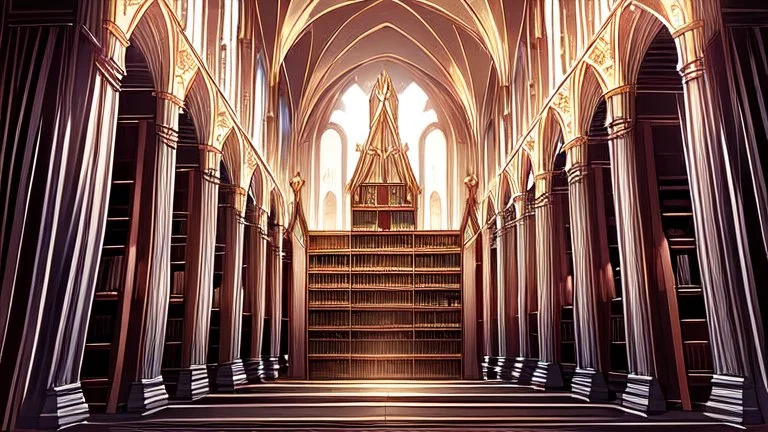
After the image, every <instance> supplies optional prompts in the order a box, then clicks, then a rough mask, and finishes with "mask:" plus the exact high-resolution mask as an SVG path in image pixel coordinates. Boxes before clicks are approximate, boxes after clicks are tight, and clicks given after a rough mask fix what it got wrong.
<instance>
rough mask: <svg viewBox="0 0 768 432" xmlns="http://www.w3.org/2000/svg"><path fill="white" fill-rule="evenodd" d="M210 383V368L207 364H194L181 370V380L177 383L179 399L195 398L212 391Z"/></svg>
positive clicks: (177, 396)
mask: <svg viewBox="0 0 768 432" xmlns="http://www.w3.org/2000/svg"><path fill="white" fill-rule="evenodd" d="M210 392H211V390H210V387H209V385H208V368H207V367H206V366H205V365H192V366H190V367H189V368H188V369H183V370H181V371H180V372H179V381H178V384H177V385H176V395H175V397H176V398H177V399H182V400H195V399H200V398H201V397H203V396H206V395H208V393H210Z"/></svg>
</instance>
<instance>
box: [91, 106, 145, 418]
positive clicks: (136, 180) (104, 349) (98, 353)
mask: <svg viewBox="0 0 768 432" xmlns="http://www.w3.org/2000/svg"><path fill="white" fill-rule="evenodd" d="M152 130H153V126H152V123H151V122H150V121H147V120H140V121H138V122H136V121H133V122H131V121H118V124H117V136H118V137H119V139H118V140H117V141H116V143H115V154H114V162H113V165H112V183H111V189H110V194H109V204H108V209H107V223H106V226H105V230H104V242H103V245H102V249H101V260H100V262H99V269H98V273H97V279H96V287H95V294H94V297H93V303H92V306H91V312H90V317H89V320H88V329H87V333H86V341H85V351H84V354H83V362H82V365H81V369H80V377H81V383H82V387H83V395H84V396H85V400H86V402H87V403H88V405H89V408H90V410H91V411H92V412H104V411H105V410H106V409H107V404H108V400H109V397H110V387H111V385H112V380H113V372H114V366H113V365H114V362H115V358H116V355H115V351H116V350H115V349H114V348H115V346H116V343H117V341H118V340H119V334H120V332H121V330H123V331H124V330H125V329H124V328H122V321H123V318H122V317H123V315H124V314H125V313H126V311H127V305H129V303H130V293H128V295H126V293H125V290H124V287H125V286H126V278H127V273H128V272H129V271H131V270H130V269H129V263H130V262H131V256H129V254H130V253H131V251H130V249H131V248H130V247H129V245H131V244H135V242H136V241H137V235H138V219H139V218H138V208H139V206H138V204H137V203H138V200H139V199H140V194H141V190H140V189H141V187H140V183H141V182H140V179H141V173H142V168H143V163H142V161H143V158H142V157H141V156H142V153H143V149H144V146H145V144H146V141H147V137H148V136H151V135H150V134H151V131H152ZM134 259H135V258H134Z"/></svg>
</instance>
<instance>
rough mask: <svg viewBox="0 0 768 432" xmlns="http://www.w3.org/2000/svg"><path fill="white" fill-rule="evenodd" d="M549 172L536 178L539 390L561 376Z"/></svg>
mask: <svg viewBox="0 0 768 432" xmlns="http://www.w3.org/2000/svg"><path fill="white" fill-rule="evenodd" d="M551 180H552V175H551V173H542V174H539V175H538V176H537V178H536V201H535V202H534V212H535V214H536V293H537V298H538V306H539V313H538V320H539V321H538V323H539V328H538V334H539V362H538V364H537V365H536V371H535V372H534V374H533V383H534V384H535V385H536V386H538V387H542V388H546V389H550V388H560V387H562V386H563V374H562V370H561V369H560V365H559V364H558V363H557V357H556V352H557V351H556V350H555V342H556V338H555V334H556V333H555V329H556V328H558V327H559V325H560V319H559V312H560V305H559V301H558V299H559V298H560V295H559V293H558V292H557V291H556V289H557V280H558V277H557V274H556V272H557V265H556V263H555V248H554V244H553V243H554V219H553V217H552V211H553V208H552V207H553V200H552V194H551Z"/></svg>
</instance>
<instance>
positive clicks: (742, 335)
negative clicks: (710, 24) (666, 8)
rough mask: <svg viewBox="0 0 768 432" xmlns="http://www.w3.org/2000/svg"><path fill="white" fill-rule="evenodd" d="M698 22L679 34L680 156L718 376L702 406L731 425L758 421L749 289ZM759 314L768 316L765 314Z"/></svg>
mask: <svg viewBox="0 0 768 432" xmlns="http://www.w3.org/2000/svg"><path fill="white" fill-rule="evenodd" d="M703 33H704V28H703V23H702V22H701V21H698V22H695V23H693V25H689V26H687V27H685V30H684V31H683V32H682V33H676V34H675V35H674V36H675V37H676V42H677V46H678V48H679V50H680V52H681V54H682V58H681V65H682V67H681V69H680V74H681V75H682V77H683V84H684V94H685V119H683V120H684V121H685V136H686V140H685V158H686V165H687V167H688V177H689V179H690V180H689V181H690V189H691V199H692V204H693V216H694V228H695V229H696V249H697V252H698V257H699V262H700V266H699V267H700V269H701V282H702V289H703V293H704V298H705V300H706V301H705V306H706V310H707V318H708V321H709V338H710V342H711V344H710V346H711V349H712V359H713V363H714V371H715V375H714V376H713V377H712V392H711V395H710V398H709V401H708V402H707V405H706V410H707V412H708V413H709V414H710V415H713V416H716V417H719V418H723V419H726V420H729V421H735V422H743V423H750V424H751V423H759V422H760V420H761V415H760V411H759V408H758V404H757V396H756V390H755V380H754V379H753V378H752V377H751V375H752V372H751V367H750V365H749V362H750V360H749V358H750V353H749V352H750V349H753V348H750V347H749V345H750V343H749V341H748V340H747V338H746V335H747V334H748V333H749V330H748V325H745V322H744V321H743V320H744V319H745V318H743V317H746V316H748V313H747V312H746V304H745V301H744V296H745V293H747V292H748V291H749V290H754V289H755V287H754V286H750V283H749V282H747V281H746V280H745V277H744V272H743V271H742V270H741V268H740V261H741V260H740V256H742V255H743V253H744V252H743V251H742V248H744V247H746V246H743V245H740V244H738V242H739V237H740V235H739V234H738V233H737V232H736V231H737V229H736V227H735V226H734V223H733V220H734V218H733V216H731V215H730V213H731V212H732V210H731V203H730V192H729V190H728V182H727V181H723V179H726V178H728V174H727V161H726V157H727V154H726V150H725V145H724V144H723V143H722V137H723V136H724V134H723V133H722V121H723V119H722V118H721V114H720V110H719V109H718V107H719V101H718V99H717V97H716V96H715V89H713V88H712V87H711V86H710V83H709V80H708V78H707V76H706V67H707V64H706V59H705V58H704V52H703V48H704V39H703V38H704V34H703ZM763 313H766V312H765V311H763Z"/></svg>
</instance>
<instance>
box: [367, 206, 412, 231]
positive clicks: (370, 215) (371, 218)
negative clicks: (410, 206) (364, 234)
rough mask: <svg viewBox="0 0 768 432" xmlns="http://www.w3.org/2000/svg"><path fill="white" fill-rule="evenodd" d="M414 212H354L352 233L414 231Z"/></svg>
mask: <svg viewBox="0 0 768 432" xmlns="http://www.w3.org/2000/svg"><path fill="white" fill-rule="evenodd" d="M415 226H416V218H415V214H414V211H413V210H353V211H352V231H413V229H414V227H415Z"/></svg>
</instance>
